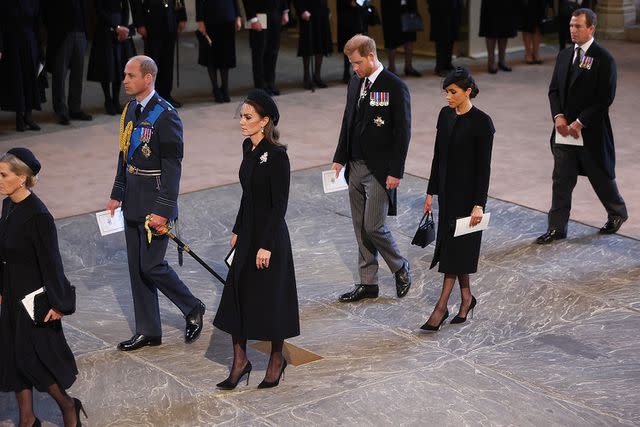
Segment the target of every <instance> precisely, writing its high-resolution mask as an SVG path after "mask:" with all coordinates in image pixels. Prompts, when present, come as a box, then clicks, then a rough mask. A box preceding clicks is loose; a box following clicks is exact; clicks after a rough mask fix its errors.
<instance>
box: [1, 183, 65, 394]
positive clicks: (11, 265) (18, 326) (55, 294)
mask: <svg viewBox="0 0 640 427" xmlns="http://www.w3.org/2000/svg"><path fill="white" fill-rule="evenodd" d="M0 260H1V261H2V262H1V263H0V294H1V295H2V305H1V306H0V307H2V309H1V312H0V391H5V392H9V391H18V390H23V389H25V388H31V387H36V388H37V389H38V390H40V391H46V390H47V387H48V386H50V385H52V384H53V383H57V384H58V385H59V386H60V387H62V388H63V389H67V388H69V387H70V386H71V385H72V384H73V383H74V381H75V379H76V375H77V373H78V371H77V369H76V362H75V359H74V357H73V353H72V352H71V350H70V349H69V346H68V345H67V341H66V340H65V337H64V333H63V331H62V323H61V322H60V321H59V320H57V321H53V322H49V323H47V324H46V325H45V326H34V325H33V322H32V321H31V318H30V317H29V315H28V314H27V312H26V310H25V309H24V306H23V305H22V303H21V302H20V301H21V300H22V298H24V296H25V295H27V294H29V293H31V292H33V291H35V290H37V289H39V288H41V287H43V286H44V287H45V289H46V292H47V297H48V299H49V302H50V304H51V306H52V307H53V308H55V309H57V310H58V311H60V312H61V313H63V314H65V315H68V314H72V313H73V312H74V311H75V293H74V291H73V289H72V288H71V285H70V284H69V281H68V280H67V278H66V277H65V275H64V270H63V267H62V260H61V259H60V251H59V248H58V236H57V232H56V226H55V224H54V222H53V217H52V216H51V214H49V211H48V210H47V208H46V206H45V205H44V204H43V203H42V202H41V201H40V199H39V198H38V197H37V196H36V195H35V194H33V193H31V195H29V196H28V197H27V198H26V199H24V200H23V201H21V202H20V203H17V204H16V203H13V202H12V201H11V200H10V199H9V198H8V197H7V198H5V199H4V201H3V203H2V217H1V218H0Z"/></svg>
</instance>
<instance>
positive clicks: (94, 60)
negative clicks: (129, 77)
mask: <svg viewBox="0 0 640 427" xmlns="http://www.w3.org/2000/svg"><path fill="white" fill-rule="evenodd" d="M94 5H95V11H96V18H97V19H96V32H95V34H94V36H93V43H92V45H91V54H90V56H89V67H88V69H87V80H88V81H90V82H99V83H100V84H101V85H102V92H103V93H104V110H105V112H106V113H107V114H109V115H111V116H114V115H116V114H119V113H122V106H121V105H120V86H121V85H122V80H123V79H124V66H125V64H126V63H127V61H128V60H129V58H131V57H133V56H135V55H136V48H135V46H134V45H133V39H132V38H131V36H132V35H133V26H129V1H128V0H94Z"/></svg>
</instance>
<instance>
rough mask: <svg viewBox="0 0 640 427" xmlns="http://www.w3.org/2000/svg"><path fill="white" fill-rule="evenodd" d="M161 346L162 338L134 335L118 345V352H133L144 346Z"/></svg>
mask: <svg viewBox="0 0 640 427" xmlns="http://www.w3.org/2000/svg"><path fill="white" fill-rule="evenodd" d="M160 344H162V337H150V336H147V335H141V334H135V335H134V336H132V337H131V338H130V339H128V340H126V341H122V342H121V343H120V344H118V350H120V351H133V350H137V349H139V348H142V347H145V346H156V345H160Z"/></svg>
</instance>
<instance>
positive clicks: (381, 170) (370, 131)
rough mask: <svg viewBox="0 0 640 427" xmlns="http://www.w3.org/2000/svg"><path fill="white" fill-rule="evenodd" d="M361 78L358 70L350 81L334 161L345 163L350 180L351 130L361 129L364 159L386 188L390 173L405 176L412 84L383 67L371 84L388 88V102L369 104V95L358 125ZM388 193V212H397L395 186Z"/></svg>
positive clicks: (382, 89)
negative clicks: (356, 118) (387, 103)
mask: <svg viewBox="0 0 640 427" xmlns="http://www.w3.org/2000/svg"><path fill="white" fill-rule="evenodd" d="M362 82H363V79H361V78H359V77H358V76H357V75H355V74H354V75H353V77H352V78H351V80H350V81H349V86H348V88H347V105H346V106H345V109H344V115H343V116H342V128H341V129H340V138H339V140H338V146H337V147H336V152H335V154H334V156H333V161H334V162H335V163H340V164H341V165H345V167H346V170H345V178H346V179H347V181H348V180H349V158H350V155H351V147H350V143H351V133H352V132H358V133H359V138H360V140H361V141H365V143H364V144H361V145H362V151H363V152H362V154H363V156H364V160H365V162H366V163H367V166H368V168H369V170H371V173H372V174H373V176H374V177H375V178H376V180H377V181H378V182H379V183H380V185H382V187H383V188H386V183H387V176H393V177H395V178H398V179H402V177H403V176H404V163H405V160H406V158H407V151H408V150H409V142H410V140H411V97H410V95H409V88H408V87H407V85H406V83H404V82H403V81H402V80H401V79H400V78H399V77H398V76H396V75H395V74H393V73H392V72H390V71H389V70H387V69H386V68H385V69H383V70H382V72H381V73H380V74H379V75H378V77H377V78H376V80H375V82H373V84H372V85H371V89H370V91H369V92H370V93H373V92H387V93H388V94H389V105H388V106H384V107H375V106H371V105H370V102H369V99H366V100H364V101H363V105H362V106H361V108H366V111H365V112H364V120H363V126H362V127H361V128H360V129H355V128H354V126H353V123H354V117H355V113H356V105H357V102H358V98H359V97H360V88H361V86H362ZM377 118H380V119H381V120H382V122H383V123H381V122H380V121H379V120H378V123H380V125H378V124H376V122H375V120H376V119H377ZM387 194H388V195H389V215H396V213H397V193H396V190H387Z"/></svg>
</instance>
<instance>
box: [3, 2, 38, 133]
mask: <svg viewBox="0 0 640 427" xmlns="http://www.w3.org/2000/svg"><path fill="white" fill-rule="evenodd" d="M41 26H42V20H41V18H40V0H19V1H18V0H2V1H0V31H1V32H2V37H1V38H2V44H1V46H0V86H1V87H2V88H1V89H0V108H1V109H2V110H5V111H15V112H16V130H17V131H18V132H24V131H25V130H26V129H28V130H40V126H38V125H37V124H36V123H35V122H34V121H33V118H32V115H31V112H32V111H33V110H40V85H39V82H38V68H39V66H40V62H41V61H40V59H41V58H43V55H42V49H41V44H40V28H41Z"/></svg>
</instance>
